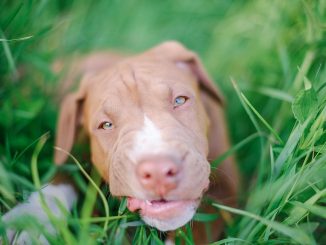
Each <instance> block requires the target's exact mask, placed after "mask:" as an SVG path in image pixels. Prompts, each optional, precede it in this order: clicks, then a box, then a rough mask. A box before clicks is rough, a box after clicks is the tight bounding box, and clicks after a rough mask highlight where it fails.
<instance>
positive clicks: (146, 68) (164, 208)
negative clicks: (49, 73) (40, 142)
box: [59, 44, 214, 231]
mask: <svg viewBox="0 0 326 245" xmlns="http://www.w3.org/2000/svg"><path fill="white" fill-rule="evenodd" d="M170 45H171V44H170ZM173 45H176V44H173ZM174 48H175V47H174ZM177 48H178V51H179V52H182V51H184V50H185V49H184V48H183V47H180V46H178V47H177ZM180 48H182V50H181V51H180ZM157 49H158V48H156V49H154V50H152V51H150V52H148V53H145V54H143V55H141V56H137V57H133V58H130V59H128V60H126V61H124V62H121V63H119V64H117V65H116V66H114V67H111V68H108V69H107V70H105V71H103V72H101V73H99V74H96V75H92V76H88V77H86V78H85V79H84V80H83V82H82V85H81V89H80V91H79V92H78V94H77V95H76V94H75V95H74V96H75V98H74V101H77V104H78V105H76V106H75V108H74V113H76V114H81V115H80V116H81V117H82V120H81V121H82V124H83V126H84V128H85V129H86V131H87V132H88V135H89V138H90V145H91V157H92V162H93V164H94V165H95V166H96V167H97V169H98V170H99V173H100V174H101V175H102V176H103V178H104V179H105V180H106V181H107V182H108V183H109V186H110V191H111V193H112V194H113V195H115V196H124V197H128V208H129V209H130V210H131V211H136V210H139V211H140V214H141V216H142V218H143V220H144V221H145V222H146V223H148V224H149V225H151V226H154V227H156V228H158V229H159V230H162V231H167V230H174V229H176V228H178V227H180V226H182V225H184V224H185V223H187V222H188V221H189V220H190V219H191V218H192V217H193V215H194V214H195V211H196V208H197V206H198V205H199V202H200V199H201V197H202V194H203V192H204V191H205V190H206V189H207V188H208V185H209V174H210V165H209V163H208V161H207V155H208V151H209V142H208V130H209V117H208V115H207V112H206V110H205V106H204V104H203V102H202V91H201V89H200V88H199V87H200V86H199V85H200V83H199V79H200V77H199V75H198V72H196V71H195V70H194V69H198V67H197V66H198V64H192V65H190V64H188V63H187V62H188V60H182V59H181V60H175V59H171V57H170V58H169V57H168V58H164V57H163V58H162V57H161V56H160V57H159V58H157V53H158V52H157ZM161 49H162V48H161ZM191 55H193V54H191ZM194 65H195V67H194ZM199 72H201V71H199ZM213 93H214V91H213ZM76 114H75V117H78V115H76ZM60 120H61V119H60ZM74 120H75V121H74V122H73V123H74V124H76V123H77V121H76V120H77V119H74ZM59 124H60V123H59ZM59 127H60V125H59ZM72 130H74V129H72ZM59 133H60V132H59ZM59 143H60V142H59ZM63 147H64V148H67V147H65V146H64V145H63Z"/></svg>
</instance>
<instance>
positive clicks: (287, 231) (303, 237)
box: [212, 203, 315, 244]
mask: <svg viewBox="0 0 326 245" xmlns="http://www.w3.org/2000/svg"><path fill="white" fill-rule="evenodd" d="M212 205H213V206H214V207H217V208H219V209H222V210H226V211H229V212H231V213H235V214H239V215H242V216H246V217H249V218H251V219H255V220H257V221H259V222H261V223H263V224H265V225H266V226H270V227H271V228H272V229H274V230H276V231H277V232H279V233H282V234H284V235H286V236H288V237H291V238H292V239H293V240H294V241H296V242H297V243H299V244H315V242H314V241H313V240H312V239H311V238H310V237H309V236H308V235H307V234H306V233H305V232H304V231H302V230H299V229H298V228H292V227H289V226H287V225H284V224H282V223H278V222H275V221H270V220H268V219H265V218H263V217H261V216H258V215H256V214H253V213H249V212H247V211H244V210H240V209H236V208H231V207H228V206H224V205H221V204H217V203H213V204H212Z"/></svg>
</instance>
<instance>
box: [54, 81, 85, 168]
mask: <svg viewBox="0 0 326 245" xmlns="http://www.w3.org/2000/svg"><path fill="white" fill-rule="evenodd" d="M82 85H83V82H82V83H81V85H80V88H79V90H78V91H77V92H75V93H71V94H68V95H66V97H65V98H64V100H63V102H62V103H61V107H60V113H59V119H58V122H57V128H56V139H55V146H57V147H59V148H62V149H63V150H65V151H67V152H70V151H71V149H72V147H73V144H74V141H75V136H76V132H77V127H78V126H79V125H80V116H81V109H82V104H83V100H84V98H85V89H84V86H82ZM67 157H68V156H67V154H65V153H64V152H62V151H59V150H55V152H54V162H55V163H56V164H58V165H61V164H63V163H64V162H65V161H66V159H67Z"/></svg>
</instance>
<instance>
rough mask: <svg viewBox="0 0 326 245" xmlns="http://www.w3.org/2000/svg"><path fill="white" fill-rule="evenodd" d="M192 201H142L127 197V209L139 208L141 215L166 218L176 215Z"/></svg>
mask: <svg viewBox="0 0 326 245" xmlns="http://www.w3.org/2000/svg"><path fill="white" fill-rule="evenodd" d="M190 202H192V201H144V200H140V199H137V198H134V197H128V209H129V210H130V211H131V212H135V211H137V210H140V214H141V215H143V216H148V217H153V218H158V219H168V218H171V217H173V216H176V215H177V214H178V213H179V212H181V211H182V209H183V208H184V207H185V206H186V205H187V204H188V203H190Z"/></svg>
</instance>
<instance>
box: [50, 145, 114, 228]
mask: <svg viewBox="0 0 326 245" xmlns="http://www.w3.org/2000/svg"><path fill="white" fill-rule="evenodd" d="M55 149H56V150H58V151H62V152H64V153H65V154H67V155H68V156H69V157H71V158H72V160H73V161H74V162H75V163H76V164H77V166H78V168H79V169H80V171H81V172H82V173H83V175H84V176H85V177H86V178H87V180H88V181H89V182H90V183H91V184H92V185H93V187H94V188H95V189H96V190H97V192H98V193H99V195H100V198H101V199H102V203H103V207H104V212H105V215H106V217H107V218H108V217H109V216H110V211H109V205H108V203H107V201H106V198H105V196H104V194H103V192H102V191H101V189H100V188H99V187H98V186H97V185H96V184H95V182H94V181H93V180H92V178H91V177H90V176H89V175H88V173H87V172H86V171H85V169H84V168H83V167H82V166H81V164H80V163H79V161H78V160H77V159H76V158H75V157H74V156H73V155H72V154H70V153H69V152H67V151H65V150H64V149H62V148H60V147H55ZM108 222H109V220H106V221H105V222H104V228H103V230H104V231H106V230H107V226H108Z"/></svg>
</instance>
